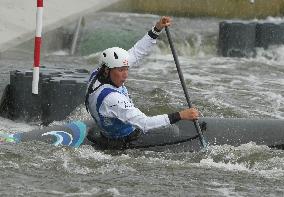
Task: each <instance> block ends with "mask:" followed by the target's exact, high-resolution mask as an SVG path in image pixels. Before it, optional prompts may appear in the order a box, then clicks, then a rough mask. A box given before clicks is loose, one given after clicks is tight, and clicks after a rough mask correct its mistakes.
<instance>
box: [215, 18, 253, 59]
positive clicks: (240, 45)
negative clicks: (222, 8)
mask: <svg viewBox="0 0 284 197" xmlns="http://www.w3.org/2000/svg"><path fill="white" fill-rule="evenodd" d="M255 27H256V23H243V22H228V21H224V22H221V23H220V24H219V52H220V53H221V55H222V56H225V57H244V56H253V55H254V48H255Z"/></svg>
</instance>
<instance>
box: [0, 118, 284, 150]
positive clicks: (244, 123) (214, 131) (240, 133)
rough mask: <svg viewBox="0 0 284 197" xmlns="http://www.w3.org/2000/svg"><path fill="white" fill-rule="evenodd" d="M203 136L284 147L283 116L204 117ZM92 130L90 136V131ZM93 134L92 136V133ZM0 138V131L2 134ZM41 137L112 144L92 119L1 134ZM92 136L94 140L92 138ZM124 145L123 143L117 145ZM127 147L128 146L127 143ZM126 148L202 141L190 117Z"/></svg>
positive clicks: (189, 145)
mask: <svg viewBox="0 0 284 197" xmlns="http://www.w3.org/2000/svg"><path fill="white" fill-rule="evenodd" d="M199 123H200V125H201V126H202V128H203V130H204V131H203V132H204V137H205V139H206V141H207V142H208V143H209V144H210V145H224V144H228V145H232V146H239V145H241V144H245V143H249V142H254V143H256V144H257V145H267V146H270V147H276V148H280V149H284V120H274V119H273V120H257V119H236V118H201V119H200V120H199ZM88 133H90V134H91V135H89V136H88V137H87V134H88ZM90 136H91V137H90ZM0 138H1V135H0ZM5 139H6V141H7V142H17V143H19V142H26V141H32V140H36V141H42V142H46V143H50V144H54V145H64V146H70V147H79V146H81V145H83V144H89V145H92V146H94V148H96V149H106V148H109V147H108V146H107V145H106V143H105V140H104V139H103V138H101V136H100V130H99V128H98V127H97V125H96V124H95V123H94V122H93V121H92V120H90V121H84V122H83V121H75V122H71V123H69V124H66V125H61V126H51V127H45V128H43V129H40V130H33V131H30V132H25V133H17V134H12V135H2V141H5ZM90 139H92V141H91V140H90ZM118 148H121V147H118ZM124 148H125V147H124ZM127 148H147V149H156V150H159V149H164V148H167V149H171V148H173V149H175V148H178V149H179V148H186V149H187V150H189V151H198V150H199V149H200V142H199V138H198V136H196V131H195V127H194V125H193V123H192V122H190V121H180V122H179V123H178V124H176V125H172V126H171V127H169V128H162V129H155V130H152V131H149V132H148V133H146V134H143V135H141V136H140V137H139V138H138V140H135V141H132V142H131V143H130V144H128V146H127Z"/></svg>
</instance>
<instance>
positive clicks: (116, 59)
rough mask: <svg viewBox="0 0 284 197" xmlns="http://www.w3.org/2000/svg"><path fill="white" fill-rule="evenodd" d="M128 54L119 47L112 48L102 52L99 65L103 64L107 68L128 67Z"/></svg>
mask: <svg viewBox="0 0 284 197" xmlns="http://www.w3.org/2000/svg"><path fill="white" fill-rule="evenodd" d="M128 58H129V54H128V52H127V51H126V50H124V49H122V48H119V47H112V48H108V49H106V50H104V51H103V52H102V54H101V60H100V63H101V65H103V64H105V65H106V66H107V67H109V68H117V67H123V66H129V65H128Z"/></svg>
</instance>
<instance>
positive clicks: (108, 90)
mask: <svg viewBox="0 0 284 197" xmlns="http://www.w3.org/2000/svg"><path fill="white" fill-rule="evenodd" d="M112 92H118V93H120V92H119V91H117V90H114V89H112V88H104V89H103V90H102V91H101V93H100V95H99V96H98V99H97V105H96V107H97V112H99V109H100V107H101V105H102V103H103V100H104V99H105V97H106V96H107V95H109V94H110V93H112Z"/></svg>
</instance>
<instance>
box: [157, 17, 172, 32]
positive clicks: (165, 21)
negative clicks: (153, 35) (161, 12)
mask: <svg viewBox="0 0 284 197" xmlns="http://www.w3.org/2000/svg"><path fill="white" fill-rule="evenodd" d="M171 24H172V18H171V17H169V16H162V17H161V18H160V20H159V21H158V22H157V23H156V25H155V27H156V28H157V29H158V30H160V31H161V30H163V28H165V27H168V26H170V25H171Z"/></svg>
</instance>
